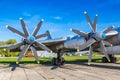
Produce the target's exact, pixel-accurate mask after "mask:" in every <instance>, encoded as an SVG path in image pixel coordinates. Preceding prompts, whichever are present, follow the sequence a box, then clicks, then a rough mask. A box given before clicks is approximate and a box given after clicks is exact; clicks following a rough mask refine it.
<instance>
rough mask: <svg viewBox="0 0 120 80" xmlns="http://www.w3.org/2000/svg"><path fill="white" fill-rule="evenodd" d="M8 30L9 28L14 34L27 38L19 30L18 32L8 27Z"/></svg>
mask: <svg viewBox="0 0 120 80" xmlns="http://www.w3.org/2000/svg"><path fill="white" fill-rule="evenodd" d="M6 28H8V29H9V30H10V31H12V32H13V33H16V34H18V35H19V36H21V37H23V38H26V36H25V35H24V34H23V33H22V32H20V31H18V30H16V29H15V28H12V27H10V26H8V25H7V26H6Z"/></svg>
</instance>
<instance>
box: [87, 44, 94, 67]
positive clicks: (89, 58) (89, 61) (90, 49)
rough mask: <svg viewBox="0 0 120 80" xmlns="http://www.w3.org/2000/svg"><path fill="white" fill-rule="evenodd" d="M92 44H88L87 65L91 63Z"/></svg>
mask: <svg viewBox="0 0 120 80" xmlns="http://www.w3.org/2000/svg"><path fill="white" fill-rule="evenodd" d="M92 52H93V50H92V46H91V45H90V48H89V54H88V65H90V63H91V60H92Z"/></svg>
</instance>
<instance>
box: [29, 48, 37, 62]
mask: <svg viewBox="0 0 120 80" xmlns="http://www.w3.org/2000/svg"><path fill="white" fill-rule="evenodd" d="M30 49H31V51H32V53H34V57H35V59H36V61H37V62H39V59H38V54H37V51H36V49H35V48H34V47H32V46H31V47H30Z"/></svg>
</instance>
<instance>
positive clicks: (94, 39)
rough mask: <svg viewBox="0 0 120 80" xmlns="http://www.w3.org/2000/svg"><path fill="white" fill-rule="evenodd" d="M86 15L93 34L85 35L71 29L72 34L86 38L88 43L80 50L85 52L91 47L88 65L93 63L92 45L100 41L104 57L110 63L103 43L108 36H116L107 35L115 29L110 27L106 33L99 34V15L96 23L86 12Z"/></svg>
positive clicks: (95, 19)
mask: <svg viewBox="0 0 120 80" xmlns="http://www.w3.org/2000/svg"><path fill="white" fill-rule="evenodd" d="M84 14H85V17H86V19H87V21H88V24H89V25H90V28H91V30H92V32H89V33H85V32H82V31H79V30H76V29H71V31H72V32H74V33H76V34H78V35H81V36H84V37H85V39H86V43H84V44H83V45H82V46H80V47H79V49H80V50H83V49H85V48H87V47H89V56H88V57H89V58H88V64H90V62H91V59H92V52H93V50H92V45H93V44H94V43H95V42H97V41H99V42H100V48H101V50H102V52H103V53H104V55H105V56H106V58H107V59H108V60H109V61H110V59H109V56H108V54H107V50H106V48H105V46H104V43H103V39H106V37H107V36H113V35H115V34H110V35H109V34H107V33H108V32H109V31H111V30H112V29H113V26H110V27H109V28H107V29H105V30H104V31H102V32H100V33H98V32H96V28H97V27H96V26H97V18H98V15H97V14H96V16H95V18H94V22H93V23H92V21H91V20H90V17H89V16H88V14H87V12H84Z"/></svg>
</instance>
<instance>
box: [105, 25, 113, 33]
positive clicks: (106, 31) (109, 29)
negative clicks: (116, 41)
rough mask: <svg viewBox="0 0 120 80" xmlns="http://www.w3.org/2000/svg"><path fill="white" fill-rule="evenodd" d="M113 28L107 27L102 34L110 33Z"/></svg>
mask: <svg viewBox="0 0 120 80" xmlns="http://www.w3.org/2000/svg"><path fill="white" fill-rule="evenodd" d="M113 28H114V26H110V27H108V28H107V29H105V30H104V31H103V33H108V32H109V31H111V30H112V29H113Z"/></svg>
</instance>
